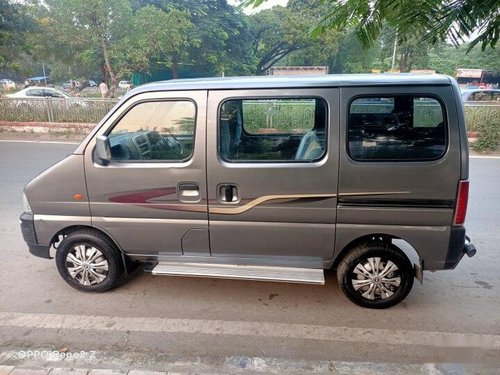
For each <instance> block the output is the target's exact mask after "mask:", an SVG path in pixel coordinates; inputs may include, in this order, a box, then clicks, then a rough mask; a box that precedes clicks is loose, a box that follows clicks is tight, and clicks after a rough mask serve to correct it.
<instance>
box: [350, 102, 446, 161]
mask: <svg viewBox="0 0 500 375" xmlns="http://www.w3.org/2000/svg"><path fill="white" fill-rule="evenodd" d="M444 118H445V116H444V111H443V107H442V105H441V104H440V102H439V101H437V100H436V99H433V98H428V97H416V96H394V97H377V98H373V97H369V98H368V97H367V98H358V99H356V100H354V101H353V102H352V103H351V106H350V111H349V130H348V132H349V134H348V138H349V139H348V141H349V144H348V149H349V155H350V156H351V157H352V158H353V159H356V160H366V161H370V160H373V161H375V160H387V161H398V160H432V159H437V158H439V157H441V156H442V155H443V154H444V152H445V150H446V140H447V127H446V124H445V119H444Z"/></svg>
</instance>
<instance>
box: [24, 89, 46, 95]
mask: <svg viewBox="0 0 500 375" xmlns="http://www.w3.org/2000/svg"><path fill="white" fill-rule="evenodd" d="M26 95H28V96H43V91H42V89H32V90H28V91H26Z"/></svg>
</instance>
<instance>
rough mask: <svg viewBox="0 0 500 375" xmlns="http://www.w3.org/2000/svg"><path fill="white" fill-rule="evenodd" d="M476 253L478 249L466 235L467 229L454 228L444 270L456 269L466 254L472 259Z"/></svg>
mask: <svg viewBox="0 0 500 375" xmlns="http://www.w3.org/2000/svg"><path fill="white" fill-rule="evenodd" d="M476 251H477V250H476V247H475V246H474V245H473V244H472V243H471V242H470V238H469V237H467V236H466V235H465V228H464V227H463V226H462V227H452V228H451V234H450V242H449V245H448V254H447V255H446V262H445V264H444V269H445V270H451V269H454V268H455V267H456V266H457V264H458V263H460V261H461V260H462V258H463V256H464V255H465V254H467V256H468V257H469V258H471V257H473V256H474V255H475V254H476Z"/></svg>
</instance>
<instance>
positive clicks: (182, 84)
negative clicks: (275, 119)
mask: <svg viewBox="0 0 500 375" xmlns="http://www.w3.org/2000/svg"><path fill="white" fill-rule="evenodd" d="M451 82H452V81H451V78H450V77H448V76H444V75H439V74H411V73H403V74H326V75H317V76H315V75H314V76H258V77H216V78H195V79H174V80H170V81H159V82H153V83H148V84H145V85H142V86H139V87H138V88H137V89H135V90H134V91H135V93H136V94H137V93H139V92H143V91H163V90H210V89H214V90H216V89H221V90H238V89H253V88H262V89H266V88H268V89H272V88H297V87H345V86H388V85H422V84H431V85H449V84H450V83H451Z"/></svg>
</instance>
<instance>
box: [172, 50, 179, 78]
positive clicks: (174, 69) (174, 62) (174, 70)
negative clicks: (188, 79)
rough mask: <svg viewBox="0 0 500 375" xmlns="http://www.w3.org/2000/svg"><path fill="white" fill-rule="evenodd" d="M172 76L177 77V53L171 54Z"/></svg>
mask: <svg viewBox="0 0 500 375" xmlns="http://www.w3.org/2000/svg"><path fill="white" fill-rule="evenodd" d="M172 78H173V79H177V78H179V61H177V55H176V54H175V53H174V54H173V55H172Z"/></svg>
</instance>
